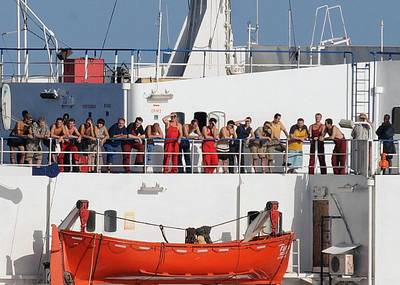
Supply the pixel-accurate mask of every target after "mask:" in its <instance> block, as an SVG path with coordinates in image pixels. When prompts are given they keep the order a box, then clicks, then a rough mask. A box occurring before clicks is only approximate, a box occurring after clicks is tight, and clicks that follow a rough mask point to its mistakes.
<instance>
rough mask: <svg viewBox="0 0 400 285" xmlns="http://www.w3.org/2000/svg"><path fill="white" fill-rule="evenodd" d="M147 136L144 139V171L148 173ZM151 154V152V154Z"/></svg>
mask: <svg viewBox="0 0 400 285" xmlns="http://www.w3.org/2000/svg"><path fill="white" fill-rule="evenodd" d="M148 155H149V154H148V153H147V138H145V139H144V171H143V172H144V173H147V156H148ZM150 155H151V154H150Z"/></svg>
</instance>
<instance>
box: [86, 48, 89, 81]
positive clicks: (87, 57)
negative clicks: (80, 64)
mask: <svg viewBox="0 0 400 285" xmlns="http://www.w3.org/2000/svg"><path fill="white" fill-rule="evenodd" d="M88 60H89V56H88V51H87V50H86V51H85V82H87V79H88Z"/></svg>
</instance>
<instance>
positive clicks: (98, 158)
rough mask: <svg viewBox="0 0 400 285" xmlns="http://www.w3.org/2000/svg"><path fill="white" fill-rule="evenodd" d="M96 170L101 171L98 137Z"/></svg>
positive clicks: (98, 140)
mask: <svg viewBox="0 0 400 285" xmlns="http://www.w3.org/2000/svg"><path fill="white" fill-rule="evenodd" d="M96 142H97V145H96V172H97V173H98V172H99V169H100V168H99V161H100V139H99V138H98V139H96Z"/></svg>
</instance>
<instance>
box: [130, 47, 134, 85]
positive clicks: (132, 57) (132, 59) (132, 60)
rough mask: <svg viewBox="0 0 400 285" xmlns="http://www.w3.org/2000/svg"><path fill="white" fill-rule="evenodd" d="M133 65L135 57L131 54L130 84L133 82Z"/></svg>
mask: <svg viewBox="0 0 400 285" xmlns="http://www.w3.org/2000/svg"><path fill="white" fill-rule="evenodd" d="M134 64H135V55H134V54H133V52H131V83H133V82H134V76H133V71H134V67H133V66H134Z"/></svg>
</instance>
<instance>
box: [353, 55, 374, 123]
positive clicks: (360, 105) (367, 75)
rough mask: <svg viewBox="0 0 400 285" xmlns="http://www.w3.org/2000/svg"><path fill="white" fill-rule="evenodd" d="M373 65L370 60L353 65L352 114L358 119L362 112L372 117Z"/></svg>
mask: <svg viewBox="0 0 400 285" xmlns="http://www.w3.org/2000/svg"><path fill="white" fill-rule="evenodd" d="M371 105H372V104H371V65H370V63H369V62H365V63H364V62H363V63H355V64H354V65H353V96H352V115H351V118H352V120H353V121H357V119H358V116H359V115H360V114H361V113H365V114H367V116H368V118H371V116H370V115H371V114H370V113H371Z"/></svg>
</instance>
